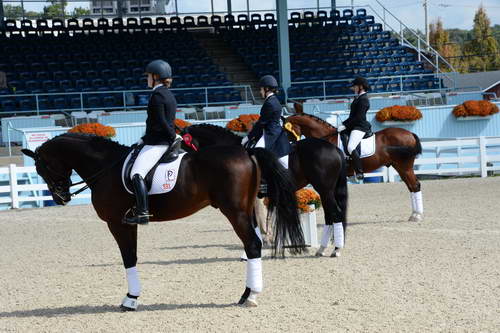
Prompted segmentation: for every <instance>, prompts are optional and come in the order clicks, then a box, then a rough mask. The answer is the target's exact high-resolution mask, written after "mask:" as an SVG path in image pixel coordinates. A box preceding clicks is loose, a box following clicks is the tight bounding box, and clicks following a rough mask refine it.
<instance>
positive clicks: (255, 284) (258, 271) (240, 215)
mask: <svg viewBox="0 0 500 333" xmlns="http://www.w3.org/2000/svg"><path fill="white" fill-rule="evenodd" d="M221 211H222V213H223V214H224V215H225V216H226V217H227V218H228V219H229V221H230V222H231V225H232V226H233V229H234V231H235V232H236V234H237V235H238V237H239V238H240V239H241V241H242V242H243V246H244V248H245V253H246V255H247V258H248V259H247V262H246V264H247V272H246V285H245V291H244V293H243V295H242V296H241V298H240V301H239V302H238V304H240V305H246V306H257V295H258V294H259V293H261V292H262V287H263V283H262V259H261V250H262V241H261V238H260V232H259V230H258V229H259V227H258V226H254V225H253V223H252V216H251V215H249V214H247V213H245V212H235V210H226V209H224V208H221Z"/></svg>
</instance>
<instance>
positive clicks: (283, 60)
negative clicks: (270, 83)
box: [276, 0, 292, 94]
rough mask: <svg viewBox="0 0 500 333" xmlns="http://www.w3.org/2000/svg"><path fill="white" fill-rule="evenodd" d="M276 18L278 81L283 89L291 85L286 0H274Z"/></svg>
mask: <svg viewBox="0 0 500 333" xmlns="http://www.w3.org/2000/svg"><path fill="white" fill-rule="evenodd" d="M276 13H277V18H278V57H279V64H280V83H281V87H282V88H283V89H284V90H285V94H286V91H287V89H288V88H290V86H291V82H292V78H291V74H290V40H289V37H288V7H287V0H276Z"/></svg>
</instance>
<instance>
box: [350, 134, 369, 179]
mask: <svg viewBox="0 0 500 333" xmlns="http://www.w3.org/2000/svg"><path fill="white" fill-rule="evenodd" d="M364 136H365V132H363V131H359V130H353V131H352V132H351V136H350V137H349V144H348V145H347V151H348V153H349V155H351V159H352V166H353V169H354V171H355V172H356V178H358V179H363V167H362V164H361V158H360V157H359V154H358V152H357V151H356V147H357V146H358V145H359V144H360V143H361V140H363V137H364Z"/></svg>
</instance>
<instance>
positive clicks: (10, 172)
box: [0, 137, 500, 208]
mask: <svg viewBox="0 0 500 333" xmlns="http://www.w3.org/2000/svg"><path fill="white" fill-rule="evenodd" d="M422 147H423V154H422V156H420V157H419V158H418V159H417V160H416V161H415V173H416V174H417V175H479V176H481V177H487V176H488V174H489V172H494V171H500V137H479V138H457V139H446V140H433V141H424V142H422ZM35 173H36V170H35V167H33V166H30V167H18V166H16V165H15V164H11V165H10V166H9V167H3V168H0V208H1V206H5V205H8V206H9V207H10V208H19V207H20V206H21V204H22V203H25V202H42V201H44V200H52V197H51V196H43V195H39V194H40V193H41V192H42V191H43V190H47V185H46V184H19V179H24V180H26V175H33V174H35ZM366 177H367V178H368V177H383V179H384V182H394V181H396V177H397V172H396V171H395V170H394V169H393V168H392V167H390V168H386V167H384V168H383V169H381V170H380V171H379V172H376V173H368V174H366ZM1 183H7V185H3V186H2V185H1ZM78 188H79V187H75V188H73V189H72V190H76V189H78ZM26 194H29V195H26ZM89 198H90V194H79V195H77V196H76V197H75V199H89Z"/></svg>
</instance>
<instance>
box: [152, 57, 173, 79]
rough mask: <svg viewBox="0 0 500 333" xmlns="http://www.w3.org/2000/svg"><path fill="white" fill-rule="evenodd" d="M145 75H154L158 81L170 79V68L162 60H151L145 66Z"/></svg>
mask: <svg viewBox="0 0 500 333" xmlns="http://www.w3.org/2000/svg"><path fill="white" fill-rule="evenodd" d="M146 73H151V74H156V75H158V76H159V77H160V79H170V78H172V68H171V67H170V65H169V64H168V62H166V61H164V60H160V59H158V60H153V61H151V62H150V63H149V64H148V65H147V66H146Z"/></svg>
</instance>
